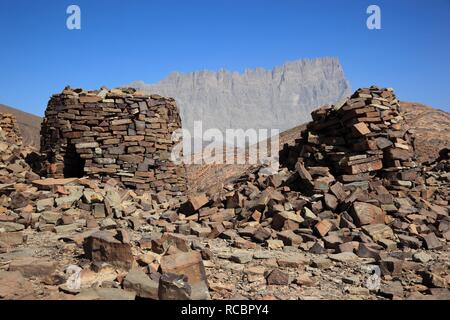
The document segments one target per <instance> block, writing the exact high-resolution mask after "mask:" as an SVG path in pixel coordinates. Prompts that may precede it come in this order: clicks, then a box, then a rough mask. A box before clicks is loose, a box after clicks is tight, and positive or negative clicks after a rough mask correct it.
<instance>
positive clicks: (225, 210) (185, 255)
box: [0, 87, 450, 300]
mask: <svg viewBox="0 0 450 320" xmlns="http://www.w3.org/2000/svg"><path fill="white" fill-rule="evenodd" d="M65 92H66V94H67V96H66V94H64V93H63V94H62V95H58V96H57V97H59V98H60V99H59V100H57V99H55V97H54V98H53V99H52V100H51V102H52V104H51V106H52V108H53V109H52V108H50V110H52V111H51V112H54V113H52V116H51V117H50V114H48V115H47V118H46V121H47V123H46V124H44V126H43V130H44V131H45V130H49V131H47V132H48V133H47V134H48V135H45V136H44V140H45V141H47V143H48V144H46V143H43V145H44V146H49V147H48V152H49V154H50V151H51V152H54V157H55V159H56V158H57V157H60V158H59V159H62V160H64V156H63V155H64V153H63V152H62V150H64V152H66V148H65V147H66V146H65V145H64V144H67V143H69V144H73V145H74V146H75V151H77V153H76V154H78V155H79V156H80V158H81V159H85V161H88V160H92V162H91V163H90V164H89V165H85V166H84V168H83V170H84V171H86V172H88V171H87V170H86V169H90V168H110V166H111V164H108V165H106V164H104V166H102V165H100V164H99V163H97V162H95V161H94V160H95V159H96V158H97V157H98V156H99V155H100V154H99V153H98V152H97V153H96V148H98V149H100V150H99V151H101V152H102V156H103V158H105V156H104V155H105V154H109V153H108V152H110V151H109V149H108V147H104V141H103V140H102V139H99V138H100V137H103V135H101V134H103V133H105V132H106V133H107V135H113V136H115V135H117V136H120V139H121V140H120V141H121V142H118V143H117V144H114V145H113V147H112V148H114V147H117V146H119V145H124V148H125V149H127V148H129V147H138V146H140V145H139V143H137V144H136V145H128V144H126V143H125V139H124V138H125V137H126V136H137V135H139V133H138V132H137V131H142V130H137V129H136V128H134V127H133V123H134V119H135V118H136V117H139V116H140V115H142V111H140V109H138V110H136V111H134V112H135V113H133V112H128V109H127V108H128V107H124V108H123V109H121V107H120V106H115V105H116V104H119V105H121V103H122V102H119V101H121V100H120V99H123V101H124V103H125V102H126V104H127V106H128V105H130V103H129V102H128V101H134V100H131V99H139V98H140V96H139V95H138V94H136V93H135V92H127V91H123V90H120V91H107V90H100V91H99V92H89V93H88V92H83V91H79V92H76V91H72V90H69V89H67V90H65ZM116 92H117V93H116ZM104 93H106V95H104ZM119 93H121V96H122V97H123V98H116V96H118V95H119ZM69 96H70V98H69ZM102 96H103V97H102ZM369 96H370V97H369ZM61 97H64V98H61ZM100 98H101V99H102V100H101V102H100V100H99V99H100ZM65 99H68V101H66V100H65ZM105 99H111V100H113V101H114V102H108V100H106V101H107V102H105ZM155 99H156V100H158V101H165V102H167V100H165V99H163V98H159V97H158V98H155V97H150V98H149V100H150V101H152V102H153V101H154V100H155ZM383 99H386V101H384V100H383ZM111 100H109V101H111ZM116 100H118V101H116ZM149 100H145V101H146V105H147V107H149V105H148V101H149ZM56 101H58V103H56ZM88 101H90V102H88ZM94 101H97V102H94ZM358 101H359V102H358ZM53 102H55V104H53ZM139 102H141V101H139ZM362 102H363V103H362ZM109 103H111V104H113V105H114V106H109ZM106 104H108V106H106ZM169 104H171V103H169ZM372 104H377V105H378V104H379V106H378V107H374V106H370V105H372ZM75 105H82V106H83V107H86V109H83V108H81V106H80V108H79V109H77V108H74V106H75ZM131 105H133V104H131ZM356 105H360V107H356ZM94 106H95V107H94ZM138 106H139V103H138ZM353 106H354V107H355V108H351V107H353ZM372 107H373V108H377V109H379V110H378V111H376V113H377V114H375V111H367V110H366V111H364V112H361V111H353V110H360V109H361V110H363V109H366V108H372ZM385 107H386V108H388V109H386V108H385ZM106 108H111V109H120V110H121V111H120V112H116V113H114V116H113V115H111V114H110V113H109V112H110V111H106V110H105V109H106ZM149 108H150V109H151V107H149ZM346 109H347V110H346ZM94 110H95V113H94ZM125 110H126V112H125ZM324 110H325V111H324ZM370 110H372V109H370ZM396 110H397V109H396V100H395V96H394V94H393V92H392V91H391V90H388V89H380V88H376V87H371V88H368V89H361V90H358V91H357V92H356V93H355V94H354V95H353V96H352V97H351V98H350V99H349V100H347V101H345V102H343V103H340V104H338V105H336V106H331V107H326V108H322V109H320V110H319V111H316V112H315V113H314V116H313V117H314V118H315V120H313V122H311V123H310V124H309V126H308V128H307V130H306V131H305V132H304V133H303V134H302V136H301V137H300V139H299V140H298V141H297V144H296V145H295V146H291V147H286V148H285V149H284V151H283V157H280V158H281V159H283V162H284V163H285V164H286V165H287V167H282V169H280V170H279V171H278V172H276V173H275V174H273V175H269V176H268V175H267V174H261V169H262V168H252V169H251V170H249V171H248V172H246V173H245V174H244V175H242V176H240V177H235V178H234V179H233V180H232V181H228V182H227V184H226V185H224V186H223V188H222V189H221V190H220V192H218V193H214V194H189V195H183V196H171V192H166V191H164V190H162V191H160V192H154V191H153V190H144V189H142V188H139V189H136V190H130V188H124V187H123V185H122V184H121V183H120V180H121V179H122V177H124V176H123V175H120V174H119V173H122V172H131V171H126V170H128V169H129V168H130V167H132V166H131V165H129V164H128V166H127V167H126V168H127V169H125V166H123V167H119V168H117V171H115V172H106V173H101V172H96V173H95V174H92V173H90V174H89V175H90V176H92V177H95V178H97V177H100V178H102V180H106V181H99V180H98V179H91V178H90V177H83V178H77V177H72V178H64V179H55V178H41V177H40V176H39V175H38V174H36V173H34V172H32V171H31V168H30V167H29V166H28V165H27V163H25V160H24V157H26V158H27V159H28V158H29V155H27V154H26V153H25V152H24V151H23V149H20V150H18V148H17V147H16V145H15V144H11V143H6V145H7V147H8V150H12V151H11V152H9V151H8V152H6V153H3V154H2V161H1V162H0V299H24V298H38V299H50V300H54V299H70V300H72V299H74V300H84V299H94V300H99V299H102V300H108V299H125V300H130V299H131V300H133V299H136V298H139V299H161V300H162V299H293V298H294V299H303V298H325V299H343V298H344V299H444V300H449V299H450V290H449V284H450V269H449V265H450V255H449V254H448V253H449V242H450V216H449V212H450V210H449V209H450V206H449V200H450V196H449V187H450V152H449V150H448V149H444V150H442V151H441V152H440V155H439V158H437V159H436V160H435V161H434V162H432V163H424V164H422V165H421V166H418V165H415V164H414V148H413V145H414V143H413V141H414V140H413V137H412V132H410V131H409V130H408V129H407V125H406V123H404V122H403V121H402V119H401V117H400V115H399V114H398V113H397V111H396ZM86 111H89V112H91V113H92V114H90V113H88V112H86ZM48 112H50V111H49V110H48ZM371 112H372V113H373V114H366V115H364V116H363V115H361V114H363V113H371ZM97 114H102V116H101V120H100V119H98V118H97V116H96V115H97ZM129 114H133V115H134V117H132V116H130V117H128V118H127V117H126V116H125V115H129ZM144 114H145V112H144ZM157 114H159V113H157ZM70 117H74V118H73V119H72V118H70ZM147 117H148V116H145V115H144V119H145V118H147ZM69 118H70V119H69ZM113 118H114V119H113ZM49 119H53V120H52V121H53V122H51V123H53V126H51V125H49V121H50V120H49ZM123 119H132V123H127V124H126V125H118V126H125V127H126V128H124V129H120V130H116V131H119V132H122V133H120V134H119V133H113V129H111V127H110V126H106V125H105V126H101V125H100V124H102V123H103V121H105V122H107V123H108V124H110V123H111V122H112V121H116V120H123ZM333 119H334V120H333ZM336 119H337V120H336ZM369 119H373V121H372V120H369ZM375 119H376V121H375ZM91 121H92V122H91ZM97 121H98V123H97ZM139 121H140V120H139ZM144 122H145V120H144ZM333 122H334V124H332V125H329V123H333ZM93 123H96V125H94V124H93ZM145 123H146V124H147V122H145ZM149 123H151V122H149ZM325 124H327V126H326V129H325V128H323V127H321V126H324V125H325ZM362 124H364V125H365V126H366V127H367V129H366V128H365V127H364V125H362ZM134 125H135V126H136V124H134ZM355 125H356V128H355ZM76 126H86V127H89V128H91V130H81V129H75V127H76ZM97 127H98V128H102V130H97V129H96V130H97V131H96V130H94V128H97ZM78 128H80V127H78ZM377 128H379V129H380V130H378V129H377ZM133 130H135V131H136V134H134V132H133ZM144 131H145V132H146V133H147V131H146V130H144ZM369 131H370V132H369ZM51 132H53V133H54V134H55V137H56V138H55V137H54V136H53V135H51V134H50V133H51ZM66 132H71V133H70V134H74V133H75V135H80V132H81V136H80V137H78V138H75V137H73V138H68V137H67V136H64V133H66ZM77 132H78V133H77ZM125 132H126V134H125ZM149 132H150V131H149ZM151 132H152V133H153V132H154V131H153V130H152V131H151ZM91 133H95V135H93V136H90V134H91ZM363 133H365V134H363ZM70 134H69V135H70ZM105 136H106V135H105ZM144 136H145V137H147V135H145V134H144ZM145 137H144V140H142V141H147V140H145ZM380 138H385V139H386V140H387V141H381V139H380ZM52 139H53V140H52ZM109 139H114V138H109ZM49 141H56V142H58V143H60V144H53V142H52V144H50V143H49ZM371 141H375V142H380V144H378V143H376V148H375V146H373V147H372V148H369V147H368V146H370V145H371V144H373V142H371ZM388 141H390V142H388ZM2 142H4V140H3V136H2V135H0V145H1V143H2ZM63 142H64V143H63ZM128 142H136V141H128ZM137 142H140V141H137ZM381 142H384V143H383V144H381ZM80 143H81V144H87V143H98V146H97V147H93V146H92V147H90V148H87V147H86V146H85V145H84V146H83V148H80V146H79V144H80ZM391 143H392V144H391ZM77 145H78V147H77ZM360 145H361V146H366V147H364V148H361V147H359V146H360ZM63 147H64V148H63ZM145 148H146V147H145ZM397 149H399V150H408V151H410V153H411V155H410V157H402V158H400V159H397V158H398V157H397V156H395V157H392V155H393V154H396V153H398V150H397ZM17 150H18V151H17ZM87 150H91V151H87ZM125 152H126V151H125ZM341 152H344V153H345V154H344V153H341ZM124 154H126V153H124ZM85 155H92V158H89V157H85ZM137 155H142V156H143V154H139V153H138V154H137ZM61 156H62V157H61ZM72 156H73V154H72ZM133 156H136V153H133ZM38 157H39V155H35V156H34V158H38ZM143 157H144V158H145V157H147V156H143ZM355 157H356V158H355ZM114 159H116V162H115V163H114V164H122V162H120V161H122V160H119V158H118V157H117V158H114ZM355 161H357V162H355ZM123 163H125V162H123ZM362 164H364V165H362ZM61 166H62V167H61ZM291 167H292V168H291ZM50 169H52V170H53V174H54V175H57V174H58V169H59V170H61V171H60V172H62V174H64V161H62V162H56V161H54V162H53V163H51V165H50ZM137 171H139V170H137ZM137 171H136V172H137ZM412 173H414V174H412ZM60 174H61V173H60ZM111 176H115V178H114V177H111ZM107 177H108V178H107ZM398 181H406V182H411V184H405V183H403V184H402V183H400V184H399V183H397V182H398ZM122 182H124V184H125V182H127V181H122ZM70 268H72V269H79V270H82V271H80V285H79V287H76V288H74V287H69V286H68V284H69V283H70V281H69V279H70V276H71V275H70V273H69V272H68V271H69V269H70ZM368 268H369V269H368ZM374 268H379V270H380V272H381V274H380V285H379V286H374V287H372V286H368V285H367V280H368V277H369V276H370V274H372V273H369V272H368V271H369V270H374Z"/></svg>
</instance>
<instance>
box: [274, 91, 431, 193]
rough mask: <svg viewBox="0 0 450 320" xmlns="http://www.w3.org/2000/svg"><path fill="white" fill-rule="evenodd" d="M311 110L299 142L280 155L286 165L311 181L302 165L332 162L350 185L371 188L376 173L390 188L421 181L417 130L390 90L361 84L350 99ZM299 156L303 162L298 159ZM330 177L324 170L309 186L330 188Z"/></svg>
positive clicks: (335, 171)
mask: <svg viewBox="0 0 450 320" xmlns="http://www.w3.org/2000/svg"><path fill="white" fill-rule="evenodd" d="M311 115H312V118H313V121H312V122H310V123H309V124H308V125H307V128H306V129H305V130H304V131H302V136H301V139H299V140H297V144H296V145H295V146H285V147H284V149H283V150H282V151H281V154H280V158H281V162H282V164H284V165H287V166H288V167H290V168H295V169H296V170H298V171H299V173H300V175H301V176H303V177H307V178H308V179H306V180H310V181H312V179H310V176H309V175H308V174H306V175H305V173H304V171H305V170H304V166H306V167H328V168H330V169H331V171H332V174H333V175H335V176H336V177H337V179H338V180H339V181H340V182H342V183H344V184H345V185H347V186H348V187H352V188H356V187H360V188H363V189H367V188H368V181H369V180H372V179H373V178H375V177H376V178H382V179H383V180H384V184H385V185H386V186H387V187H388V188H389V189H391V190H399V191H405V190H408V189H410V188H413V187H415V186H416V185H421V184H423V181H422V180H421V179H420V177H419V173H420V166H419V165H418V163H417V161H416V154H415V150H414V135H413V131H412V130H411V129H410V128H409V126H408V124H407V123H406V122H405V121H404V118H403V116H402V115H401V114H400V112H399V103H398V100H397V98H396V96H395V94H394V92H393V90H392V89H390V88H379V87H376V86H372V87H370V88H362V89H359V90H357V91H356V92H355V93H354V94H353V95H352V96H351V97H350V98H349V99H347V100H343V101H341V102H340V103H337V104H336V105H334V106H325V107H322V108H320V109H317V110H315V111H313V112H312V114H311ZM299 158H301V159H302V160H301V161H302V162H304V163H298V159H299ZM303 165H304V166H303ZM322 172H323V170H322ZM328 179H329V177H328V176H326V175H325V176H324V177H323V178H322V180H321V181H320V182H317V180H316V182H315V183H316V185H315V186H313V185H311V187H314V188H315V189H317V190H320V189H322V188H328V187H327V182H328ZM322 184H324V185H325V187H324V186H322Z"/></svg>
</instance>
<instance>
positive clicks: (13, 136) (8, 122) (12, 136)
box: [0, 113, 22, 146]
mask: <svg viewBox="0 0 450 320" xmlns="http://www.w3.org/2000/svg"><path fill="white" fill-rule="evenodd" d="M0 135H2V140H3V141H5V142H7V143H9V144H15V145H17V146H21V145H22V137H21V134H20V130H19V127H18V125H17V121H16V117H14V116H13V115H12V114H9V113H0Z"/></svg>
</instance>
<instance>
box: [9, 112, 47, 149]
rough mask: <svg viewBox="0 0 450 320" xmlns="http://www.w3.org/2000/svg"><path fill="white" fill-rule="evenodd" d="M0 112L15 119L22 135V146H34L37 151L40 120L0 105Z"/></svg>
mask: <svg viewBox="0 0 450 320" xmlns="http://www.w3.org/2000/svg"><path fill="white" fill-rule="evenodd" d="M0 112H2V113H11V114H13V115H14V116H15V117H16V120H17V124H18V125H19V129H20V133H21V134H22V139H23V144H24V145H28V146H34V147H36V148H37V149H39V143H40V131H41V121H42V118H41V117H38V116H35V115H34V114H31V113H28V112H23V111H21V110H18V109H15V108H11V107H8V106H5V105H3V104H0Z"/></svg>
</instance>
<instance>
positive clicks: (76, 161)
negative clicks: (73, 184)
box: [63, 143, 85, 178]
mask: <svg viewBox="0 0 450 320" xmlns="http://www.w3.org/2000/svg"><path fill="white" fill-rule="evenodd" d="M84 164H85V160H84V159H81V157H80V155H79V154H78V153H77V150H76V148H75V145H74V144H71V143H69V144H68V145H67V149H66V154H65V156H64V170H63V171H64V178H81V177H83V176H84Z"/></svg>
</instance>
